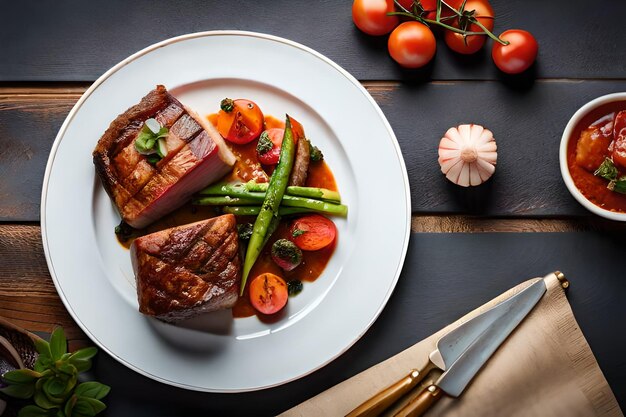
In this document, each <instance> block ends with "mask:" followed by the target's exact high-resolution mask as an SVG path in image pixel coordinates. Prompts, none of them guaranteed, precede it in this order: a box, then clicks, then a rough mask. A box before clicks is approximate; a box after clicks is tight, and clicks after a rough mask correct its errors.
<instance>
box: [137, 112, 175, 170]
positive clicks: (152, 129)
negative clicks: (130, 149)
mask: <svg viewBox="0 0 626 417" xmlns="http://www.w3.org/2000/svg"><path fill="white" fill-rule="evenodd" d="M168 133H169V130H168V129H167V128H166V127H164V126H161V125H160V124H159V122H158V121H157V120H156V119H152V118H151V119H147V120H146V121H145V122H144V124H143V127H142V128H141V130H140V131H139V134H138V135H137V138H136V139H135V149H136V150H137V152H139V153H140V154H142V155H154V154H159V156H160V157H161V158H162V157H163V156H165V154H166V153H167V152H163V150H164V149H167V147H166V146H165V143H166V142H165V139H166V138H167V135H168ZM159 140H161V141H162V143H161V146H158V145H159ZM152 159H153V160H154V158H152ZM148 162H150V161H148ZM150 163H153V162H150Z"/></svg>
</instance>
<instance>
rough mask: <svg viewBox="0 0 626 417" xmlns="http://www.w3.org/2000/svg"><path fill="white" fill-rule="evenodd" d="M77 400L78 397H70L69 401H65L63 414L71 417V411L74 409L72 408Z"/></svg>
mask: <svg viewBox="0 0 626 417" xmlns="http://www.w3.org/2000/svg"><path fill="white" fill-rule="evenodd" d="M77 400H78V397H77V396H76V395H72V396H71V397H70V399H69V400H67V402H66V403H65V407H64V408H63V412H64V413H65V415H66V416H67V417H71V416H72V415H73V413H72V410H73V409H74V406H75V405H76V401H77Z"/></svg>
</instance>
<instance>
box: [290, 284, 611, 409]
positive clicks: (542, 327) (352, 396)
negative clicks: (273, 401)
mask: <svg viewBox="0 0 626 417" xmlns="http://www.w3.org/2000/svg"><path fill="white" fill-rule="evenodd" d="M539 279H542V278H535V279H532V280H529V281H526V282H523V283H521V284H519V285H518V286H516V287H515V288H512V289H510V290H509V291H507V292H505V293H504V294H502V295H500V296H498V297H496V298H494V299H493V300H491V301H490V302H488V303H486V304H485V305H483V306H481V307H479V308H477V309H476V310H474V311H472V312H471V313H469V314H467V315H466V316H464V317H462V318H461V319H459V320H457V321H456V322H454V323H452V324H450V325H449V326H447V327H445V328H443V329H442V330H440V331H438V332H437V333H435V334H433V335H432V336H430V337H428V338H426V339H424V340H422V341H421V342H419V343H417V344H416V345H414V346H412V347H410V348H408V349H406V350H405V351H403V352H400V353H399V354H397V355H395V356H393V357H391V358H389V359H387V360H386V361H384V362H381V363H379V364H378V365H375V366H373V367H371V368H369V369H367V370H365V371H363V372H361V373H360V374H358V375H356V376H354V377H352V378H350V379H348V380H346V381H344V382H342V383H340V384H338V385H336V386H334V387H332V388H330V389H328V390H326V391H324V392H322V393H321V394H319V395H317V396H315V397H313V398H311V399H310V400H308V401H305V402H304V403H302V404H300V405H298V406H296V407H294V408H292V409H290V410H288V411H286V412H285V413H283V414H281V416H340V415H341V416H343V415H346V414H347V413H349V412H350V411H351V410H352V409H354V408H355V407H356V406H358V405H359V404H361V403H362V402H363V401H365V400H367V399H368V398H370V397H372V396H373V395H374V394H376V393H377V392H379V391H381V390H382V389H384V388H385V387H387V386H389V385H391V384H393V383H394V382H396V381H397V380H398V379H400V378H402V377H404V376H406V375H407V374H408V373H409V371H410V370H411V369H412V368H414V367H415V366H417V365H419V364H420V363H422V360H423V358H425V357H427V356H428V354H429V353H430V352H431V351H433V350H434V349H435V345H436V341H437V340H438V339H439V338H440V337H441V336H443V335H444V334H445V333H447V332H449V331H450V330H452V329H454V328H455V327H457V326H459V325H460V324H461V323H463V322H465V321H467V320H468V319H470V318H472V317H474V316H476V315H478V314H480V313H481V312H483V311H485V310H487V309H488V308H490V307H492V306H493V305H495V304H497V303H498V302H500V301H502V300H504V299H506V298H508V297H510V296H512V295H514V294H516V293H518V292H519V291H521V290H522V289H524V288H526V287H527V286H528V285H530V284H532V283H534V282H536V281H537V280H539ZM543 279H544V280H545V282H546V287H547V292H546V293H545V294H544V296H543V298H542V299H541V300H540V301H539V303H538V304H537V305H536V306H535V308H534V309H533V310H532V311H531V313H530V314H529V315H528V316H527V317H526V319H525V320H524V321H522V323H521V324H520V325H519V326H518V327H517V328H516V329H515V331H514V332H513V333H512V334H511V335H510V336H509V337H508V338H507V340H506V341H505V342H504V343H503V344H502V345H501V346H500V348H499V349H498V350H497V351H496V352H495V353H494V355H493V356H492V357H491V358H490V359H489V361H488V362H487V363H486V364H485V366H484V367H483V368H482V369H481V370H480V372H479V373H478V374H477V375H476V377H475V378H474V379H473V381H472V382H471V383H470V384H469V386H468V387H467V389H466V390H465V391H464V392H463V394H462V395H461V397H459V398H450V397H447V396H446V397H444V398H442V399H441V400H440V401H439V402H438V403H436V404H435V405H434V406H433V407H432V408H431V409H430V410H429V411H428V415H433V416H436V415H445V416H483V417H485V416H543V417H549V416H591V415H597V416H623V414H622V411H621V410H620V408H619V405H618V404H617V401H616V400H615V396H614V395H613V392H612V391H611V388H610V387H609V385H608V383H607V382H606V379H605V378H604V375H603V374H602V371H601V370H600V368H599V367H598V363H597V362H596V359H595V358H594V356H593V353H592V352H591V349H590V348H589V345H588V344H587V341H586V340H585V337H584V336H583V334H582V333H581V331H580V328H579V327H578V323H576V319H575V318H574V315H573V313H572V309H571V308H570V305H569V303H568V302H567V298H566V297H565V291H564V286H566V285H567V281H566V280H565V279H564V277H563V276H562V274H560V273H553V274H549V275H547V276H546V277H544V278H543ZM440 374H441V373H440V372H437V373H435V372H432V373H431V374H430V375H429V377H427V378H426V380H425V381H423V382H422V384H421V386H419V387H417V388H416V389H415V390H414V391H413V392H411V393H409V394H408V395H407V396H405V397H404V399H403V400H401V401H399V403H398V404H396V405H395V406H394V407H393V408H391V409H390V410H388V411H387V412H386V413H385V415H393V414H394V412H395V411H397V410H399V409H400V408H401V407H402V406H404V404H406V403H407V402H408V401H409V400H410V399H411V398H412V397H414V396H415V395H417V393H418V392H419V391H421V389H422V388H424V387H426V386H428V385H429V384H430V383H432V382H433V381H434V379H436V378H437V377H438V376H439V375H440Z"/></svg>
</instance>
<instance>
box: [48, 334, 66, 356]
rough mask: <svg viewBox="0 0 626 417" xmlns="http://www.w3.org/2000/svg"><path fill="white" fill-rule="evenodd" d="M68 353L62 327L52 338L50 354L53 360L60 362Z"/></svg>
mask: <svg viewBox="0 0 626 417" xmlns="http://www.w3.org/2000/svg"><path fill="white" fill-rule="evenodd" d="M65 352H67V339H66V338H65V332H63V328H62V327H57V328H56V329H54V331H53V332H52V336H51V337H50V353H51V355H52V360H55V361H58V360H59V359H61V356H63V354H64V353H65Z"/></svg>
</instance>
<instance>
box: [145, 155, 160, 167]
mask: <svg viewBox="0 0 626 417" xmlns="http://www.w3.org/2000/svg"><path fill="white" fill-rule="evenodd" d="M146 159H147V160H148V163H149V164H150V165H155V164H156V163H157V162H159V161H160V160H161V157H160V156H159V155H149V156H148V158H146Z"/></svg>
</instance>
